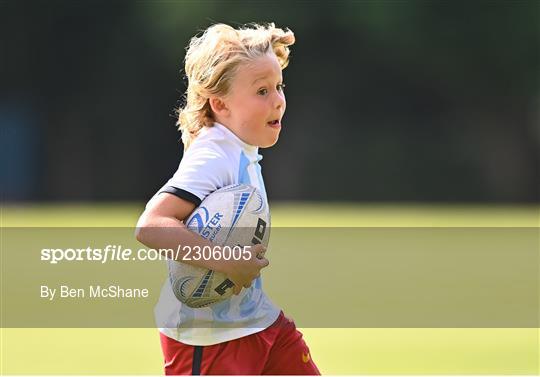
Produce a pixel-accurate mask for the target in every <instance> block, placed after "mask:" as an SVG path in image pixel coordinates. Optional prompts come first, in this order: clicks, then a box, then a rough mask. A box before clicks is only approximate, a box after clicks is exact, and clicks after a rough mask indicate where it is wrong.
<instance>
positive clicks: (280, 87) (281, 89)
mask: <svg viewBox="0 0 540 377" xmlns="http://www.w3.org/2000/svg"><path fill="white" fill-rule="evenodd" d="M276 89H277V90H278V92H283V89H285V84H278V85H277V86H276Z"/></svg>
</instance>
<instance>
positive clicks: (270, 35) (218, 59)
mask: <svg viewBox="0 0 540 377" xmlns="http://www.w3.org/2000/svg"><path fill="white" fill-rule="evenodd" d="M294 41H295V38H294V34H293V32H292V31H291V30H289V29H285V30H284V29H280V28H276V27H275V26H274V24H273V23H270V24H266V25H259V24H249V25H245V26H243V27H241V28H239V29H234V28H233V27H231V26H229V25H226V24H215V25H212V26H210V27H209V28H208V29H206V31H204V33H203V34H202V35H201V36H199V37H197V36H195V37H193V38H192V39H191V41H190V43H189V46H188V47H187V53H186V58H185V73H186V77H187V79H188V88H187V90H186V94H185V104H184V107H183V108H180V109H178V122H177V125H178V129H179V130H180V131H181V132H182V142H183V143H184V149H187V148H188V147H189V145H190V143H191V142H192V141H193V139H194V138H195V137H196V136H197V135H198V134H199V132H200V130H201V129H202V128H203V127H204V126H207V127H210V126H212V125H213V123H214V117H213V114H212V109H211V108H210V103H209V98H210V97H211V96H225V95H227V94H228V92H229V89H230V86H231V81H232V79H233V77H234V74H235V73H236V70H237V69H238V67H239V66H240V64H242V63H246V62H249V61H252V60H253V59H255V58H258V57H260V56H263V55H265V54H267V53H269V52H273V53H274V54H275V55H276V57H277V59H278V62H279V64H280V65H281V69H284V68H285V67H287V65H288V63H289V47H288V46H290V45H292V44H293V43H294Z"/></svg>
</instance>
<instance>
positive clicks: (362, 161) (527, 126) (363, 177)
mask: <svg viewBox="0 0 540 377" xmlns="http://www.w3.org/2000/svg"><path fill="white" fill-rule="evenodd" d="M0 4H1V5H0V7H1V8H0V9H1V12H0V13H1V16H0V20H1V26H0V27H1V31H2V36H3V37H2V40H3V43H2V45H3V48H2V66H3V69H2V72H1V89H0V125H1V130H2V136H1V139H0V140H1V141H0V157H1V164H2V169H1V171H2V173H1V174H2V197H3V201H48V200H77V201H80V200H129V201H132V200H141V201H142V200H146V199H148V198H149V197H150V196H151V195H152V194H153V193H154V192H155V191H156V190H157V189H158V188H159V187H160V186H161V185H162V184H163V183H164V182H165V181H166V180H167V179H168V178H169V177H170V176H171V175H172V174H173V173H174V171H175V170H176V168H177V165H178V162H179V161H180V158H181V156H182V146H181V144H180V134H179V133H178V132H177V131H176V127H175V117H174V108H175V107H177V106H178V105H179V100H180V98H181V96H182V93H183V92H184V90H185V84H186V82H185V80H184V79H183V77H182V72H181V69H182V68H183V67H182V62H183V58H184V53H185V47H186V45H187V44H188V42H189V39H190V38H191V37H192V36H193V35H194V34H196V33H197V32H199V31H201V30H204V29H205V28H206V27H208V26H209V25H210V24H212V23H216V22H226V23H229V24H232V25H239V24H242V23H246V22H275V23H276V25H277V26H280V27H289V28H291V29H292V30H293V31H294V32H295V35H296V38H297V43H296V45H294V46H293V48H292V57H291V64H290V66H289V67H288V68H287V69H286V70H285V72H284V77H285V82H286V84H287V88H286V94H287V101H288V102H287V106H288V110H287V113H286V115H285V119H284V122H283V124H284V127H283V130H282V133H281V138H280V141H279V143H278V144H277V145H276V146H275V147H273V148H271V149H268V150H262V151H261V152H262V154H263V155H264V160H263V162H262V166H263V171H264V174H265V178H266V184H267V190H268V192H269V197H270V199H272V200H282V199H287V200H331V201H364V202H369V201H415V202H422V201H426V202H523V203H527V202H528V203H537V202H538V199H539V187H540V180H539V171H540V169H539V149H540V148H539V147H540V129H539V123H540V122H539V121H540V89H539V87H540V77H539V74H540V62H539V60H540V59H539V49H540V29H539V28H540V26H539V25H540V23H539V15H540V12H539V7H540V5H539V4H540V3H539V2H538V1H455V2H446V1H333V2H326V1H268V2H262V1H258V2H257V1H130V2H120V1H114V2H97V1H40V2H30V1H2V2H1V3H0Z"/></svg>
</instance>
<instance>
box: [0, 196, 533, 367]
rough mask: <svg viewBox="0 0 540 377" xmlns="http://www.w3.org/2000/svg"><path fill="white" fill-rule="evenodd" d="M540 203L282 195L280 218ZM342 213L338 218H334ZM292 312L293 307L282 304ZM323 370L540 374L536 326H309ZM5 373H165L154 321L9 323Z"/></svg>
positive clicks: (16, 219)
mask: <svg viewBox="0 0 540 377" xmlns="http://www.w3.org/2000/svg"><path fill="white" fill-rule="evenodd" d="M142 208H143V205H142V204H137V205H126V204H122V205H111V204H91V205H90V204H88V205H85V204H80V205H32V206H23V205H18V206H4V207H3V208H2V216H1V222H2V226H4V227H9V226H133V225H134V224H135V222H136V220H137V217H138V215H139V213H140V211H141V210H142ZM538 210H539V209H538V207H532V206H531V207H528V206H465V205H460V206H429V205H399V206H398V205H376V204H373V205H357V204H354V205H349V204H345V203H344V204H332V205H329V204H325V205H321V204H298V203H278V204H275V205H273V206H272V220H273V225H274V226H372V227H386V226H387V227H399V226H441V227H442V226H463V227H474V226H484V227H507V226H522V227H524V226H527V227H538V226H539V218H538V213H539V212H538ZM336 219H339V220H336ZM284 309H285V311H286V310H287V308H284ZM302 331H303V333H304V336H305V338H306V340H307V342H308V344H309V346H310V348H311V353H312V356H313V359H314V360H315V361H316V363H317V364H318V366H319V367H320V369H321V371H322V372H323V373H324V374H538V373H539V359H540V352H539V348H540V344H539V330H538V329H429V328H426V329H312V328H310V329H303V330H302ZM1 346H2V347H1V360H0V365H1V370H0V372H1V374H79V375H96V374H109V375H111V374H161V373H162V356H161V351H160V348H159V337H158V332H157V330H156V329H2V339H1Z"/></svg>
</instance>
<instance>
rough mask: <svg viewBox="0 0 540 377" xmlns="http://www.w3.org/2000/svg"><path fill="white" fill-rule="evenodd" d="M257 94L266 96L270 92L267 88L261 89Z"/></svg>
mask: <svg viewBox="0 0 540 377" xmlns="http://www.w3.org/2000/svg"><path fill="white" fill-rule="evenodd" d="M257 94H259V95H261V96H265V95H266V94H268V90H267V89H266V88H261V89H259V90H258V91H257Z"/></svg>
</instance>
